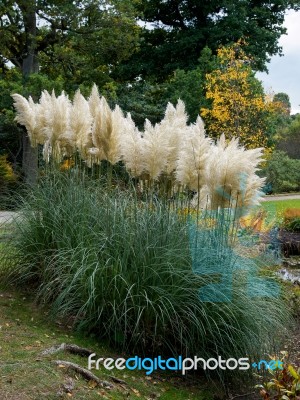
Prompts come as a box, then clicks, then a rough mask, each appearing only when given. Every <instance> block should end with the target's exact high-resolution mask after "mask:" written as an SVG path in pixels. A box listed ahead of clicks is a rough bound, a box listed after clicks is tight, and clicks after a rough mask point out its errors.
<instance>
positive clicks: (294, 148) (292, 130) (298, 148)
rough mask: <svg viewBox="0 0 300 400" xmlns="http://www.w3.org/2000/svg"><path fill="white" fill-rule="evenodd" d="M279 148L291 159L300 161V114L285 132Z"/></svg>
mask: <svg viewBox="0 0 300 400" xmlns="http://www.w3.org/2000/svg"><path fill="white" fill-rule="evenodd" d="M278 148H279V149H280V150H283V151H285V152H286V153H287V154H288V155H289V156H290V157H291V158H296V159H300V114H297V115H296V117H295V118H294V119H293V120H292V122H291V123H290V125H289V126H288V127H286V129H284V130H283V132H282V135H281V139H280V141H279V143H278ZM299 179H300V178H299Z"/></svg>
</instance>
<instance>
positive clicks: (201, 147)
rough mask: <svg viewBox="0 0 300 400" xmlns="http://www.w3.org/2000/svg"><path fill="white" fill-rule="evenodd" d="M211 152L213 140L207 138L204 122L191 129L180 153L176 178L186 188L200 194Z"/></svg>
mask: <svg viewBox="0 0 300 400" xmlns="http://www.w3.org/2000/svg"><path fill="white" fill-rule="evenodd" d="M210 150H211V140H210V139H208V138H207V137H205V131H204V126H203V122H202V120H201V119H200V118H199V119H197V121H196V123H195V124H193V125H191V126H190V127H189V130H188V132H187V134H186V136H185V139H184V141H183V146H182V149H181V151H180V152H179V159H178V161H177V169H176V178H177V180H178V181H179V182H180V183H181V184H182V185H184V186H187V187H188V188H189V189H191V190H195V191H197V192H199V190H200V189H201V187H202V186H203V184H204V181H205V171H206V168H207V159H208V156H209V152H210Z"/></svg>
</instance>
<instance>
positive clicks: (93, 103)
mask: <svg viewBox="0 0 300 400" xmlns="http://www.w3.org/2000/svg"><path fill="white" fill-rule="evenodd" d="M88 103H89V107H90V112H91V115H92V117H93V118H95V117H96V114H97V111H98V110H99V108H100V107H101V104H100V103H101V102H100V96H99V91H98V87H97V86H96V85H95V84H94V85H93V88H92V91H91V94H90V97H89V99H88Z"/></svg>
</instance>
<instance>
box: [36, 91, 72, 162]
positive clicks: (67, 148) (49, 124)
mask: <svg viewBox="0 0 300 400" xmlns="http://www.w3.org/2000/svg"><path fill="white" fill-rule="evenodd" d="M48 105H49V107H48V109H47V110H45V127H44V129H43V131H44V134H45V135H46V137H47V141H46V142H45V145H44V155H45V156H46V159H47V156H49V154H50V153H51V155H52V156H53V158H54V159H55V160H57V161H60V160H61V159H62V157H63V156H64V155H67V156H70V155H72V154H73V152H74V148H75V141H74V137H73V135H72V133H71V131H70V126H69V122H70V109H71V102H70V100H69V98H68V96H66V95H65V93H64V92H62V94H61V95H60V96H58V97H57V98H56V96H55V93H54V91H53V92H52V95H51V101H49V103H48Z"/></svg>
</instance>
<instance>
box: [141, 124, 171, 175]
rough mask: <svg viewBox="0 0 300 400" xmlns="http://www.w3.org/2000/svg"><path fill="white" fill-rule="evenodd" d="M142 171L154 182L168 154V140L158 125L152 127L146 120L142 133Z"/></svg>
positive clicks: (163, 166)
mask: <svg viewBox="0 0 300 400" xmlns="http://www.w3.org/2000/svg"><path fill="white" fill-rule="evenodd" d="M143 145H144V146H143V157H144V171H145V172H146V173H148V174H149V177H150V179H151V180H156V179H157V178H158V177H159V176H160V174H161V173H162V172H163V171H164V169H165V167H166V164H167V160H168V156H169V153H170V150H171V149H170V146H169V140H168V138H167V137H166V135H165V133H164V131H163V129H161V127H160V125H159V124H156V125H155V126H152V124H151V122H150V121H149V120H148V119H146V122H145V128H144V133H143Z"/></svg>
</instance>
